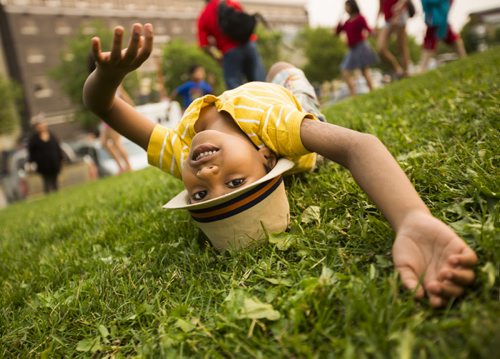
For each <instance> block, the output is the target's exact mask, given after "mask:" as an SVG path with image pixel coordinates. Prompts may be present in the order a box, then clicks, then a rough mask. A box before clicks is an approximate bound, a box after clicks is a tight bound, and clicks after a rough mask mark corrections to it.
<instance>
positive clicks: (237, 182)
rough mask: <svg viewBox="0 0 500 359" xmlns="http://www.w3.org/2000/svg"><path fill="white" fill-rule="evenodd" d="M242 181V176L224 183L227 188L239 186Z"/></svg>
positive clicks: (243, 181)
mask: <svg viewBox="0 0 500 359" xmlns="http://www.w3.org/2000/svg"><path fill="white" fill-rule="evenodd" d="M243 183H245V179H244V178H236V179H234V180H231V181H229V182H227V183H226V184H227V186H228V187H229V188H236V187H239V186H241V185H242V184H243Z"/></svg>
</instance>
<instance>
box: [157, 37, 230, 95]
mask: <svg viewBox="0 0 500 359" xmlns="http://www.w3.org/2000/svg"><path fill="white" fill-rule="evenodd" d="M193 65H201V66H203V67H204V68H205V71H206V73H207V75H208V76H213V77H214V79H215V86H214V87H215V88H214V91H215V93H220V92H222V91H223V90H224V81H223V77H222V69H221V67H220V66H219V64H218V63H217V62H215V61H214V60H213V59H212V58H211V57H210V56H208V55H207V54H205V53H204V52H203V51H202V50H201V49H200V48H199V47H198V46H196V45H195V44H189V43H186V42H185V41H182V40H180V39H175V40H173V41H172V42H170V43H169V44H167V45H165V47H164V48H163V53H162V59H161V69H162V72H163V74H164V86H165V89H166V90H167V92H168V93H170V92H172V90H174V89H175V88H176V87H177V86H179V85H181V84H182V83H184V82H186V81H188V80H189V68H190V67H191V66H193Z"/></svg>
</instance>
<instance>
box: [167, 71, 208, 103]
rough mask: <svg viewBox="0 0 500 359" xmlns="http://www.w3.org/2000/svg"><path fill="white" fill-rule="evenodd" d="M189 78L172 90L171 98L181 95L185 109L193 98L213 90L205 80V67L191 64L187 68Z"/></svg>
mask: <svg viewBox="0 0 500 359" xmlns="http://www.w3.org/2000/svg"><path fill="white" fill-rule="evenodd" d="M189 77H190V80H189V81H187V82H185V83H183V84H182V85H180V86H179V87H177V88H176V89H175V90H174V91H173V92H172V98H176V97H177V96H181V97H182V105H183V107H184V108H185V109H186V108H187V107H188V106H189V105H190V104H191V102H193V100H195V99H197V98H198V97H202V96H205V95H208V94H210V93H212V92H213V89H212V86H210V85H209V84H208V83H207V82H206V81H205V77H206V74H205V69H204V68H203V66H201V65H193V66H191V67H190V69H189Z"/></svg>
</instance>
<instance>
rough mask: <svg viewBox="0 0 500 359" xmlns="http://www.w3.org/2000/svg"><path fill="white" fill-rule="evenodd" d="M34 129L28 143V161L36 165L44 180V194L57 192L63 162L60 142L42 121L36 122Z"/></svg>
mask: <svg viewBox="0 0 500 359" xmlns="http://www.w3.org/2000/svg"><path fill="white" fill-rule="evenodd" d="M33 129H34V133H33V135H31V138H30V140H29V143H28V161H29V162H34V163H35V164H36V171H37V172H38V173H39V174H40V175H41V176H42V178H43V190H44V192H45V193H49V192H55V191H57V190H58V183H57V177H58V176H59V173H60V172H61V167H62V161H63V152H62V149H61V146H60V145H59V140H58V139H57V138H56V137H55V136H54V134H52V133H51V132H50V131H49V130H48V128H47V125H46V124H45V123H44V122H42V121H38V122H36V123H35V124H34V125H33Z"/></svg>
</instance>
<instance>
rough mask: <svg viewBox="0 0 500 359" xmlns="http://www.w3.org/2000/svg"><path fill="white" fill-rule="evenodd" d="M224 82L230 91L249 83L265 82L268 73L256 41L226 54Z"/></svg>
mask: <svg viewBox="0 0 500 359" xmlns="http://www.w3.org/2000/svg"><path fill="white" fill-rule="evenodd" d="M222 68H223V71H224V81H225V82H226V87H227V89H228V90H230V89H234V88H235V87H238V86H240V85H242V84H243V81H244V77H245V78H246V80H247V81H264V80H265V78H266V71H265V70H264V65H263V64H262V60H261V58H260V54H259V50H258V49H257V45H256V44H255V42H254V41H249V42H247V43H246V44H244V45H241V46H238V47H235V48H234V49H232V50H229V51H228V52H226V53H225V54H224V59H223V61H222Z"/></svg>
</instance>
